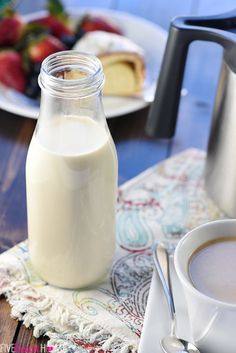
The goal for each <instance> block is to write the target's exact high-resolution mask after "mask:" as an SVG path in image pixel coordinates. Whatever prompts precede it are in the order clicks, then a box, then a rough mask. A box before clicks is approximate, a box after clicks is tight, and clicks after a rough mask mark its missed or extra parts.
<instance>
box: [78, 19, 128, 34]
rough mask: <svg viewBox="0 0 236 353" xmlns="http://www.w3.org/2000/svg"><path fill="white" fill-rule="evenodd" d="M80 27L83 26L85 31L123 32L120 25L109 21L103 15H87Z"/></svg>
mask: <svg viewBox="0 0 236 353" xmlns="http://www.w3.org/2000/svg"><path fill="white" fill-rule="evenodd" d="M80 28H82V29H83V30H84V31H85V32H91V31H104V32H111V33H116V34H122V32H121V30H120V29H119V28H118V27H116V26H115V25H113V24H111V23H109V22H108V21H106V20H105V19H103V18H101V17H95V16H85V17H84V18H83V19H82V21H81V23H80Z"/></svg>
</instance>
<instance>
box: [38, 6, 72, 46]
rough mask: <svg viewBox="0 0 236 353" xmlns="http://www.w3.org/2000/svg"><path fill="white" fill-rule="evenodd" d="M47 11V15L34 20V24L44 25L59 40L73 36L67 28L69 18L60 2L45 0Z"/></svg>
mask: <svg viewBox="0 0 236 353" xmlns="http://www.w3.org/2000/svg"><path fill="white" fill-rule="evenodd" d="M47 9H48V12H49V15H48V16H46V17H43V18H40V19H37V20H35V21H34V23H38V24H40V25H44V26H45V27H47V28H48V29H49V31H50V33H51V34H52V35H53V36H55V37H57V38H59V39H61V38H62V37H63V36H72V35H74V32H73V31H72V29H71V28H70V26H69V24H70V23H69V16H68V14H67V13H66V11H65V9H64V6H63V4H62V3H61V1H60V0H47Z"/></svg>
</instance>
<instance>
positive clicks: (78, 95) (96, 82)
mask: <svg viewBox="0 0 236 353" xmlns="http://www.w3.org/2000/svg"><path fill="white" fill-rule="evenodd" d="M103 83H104V74H103V70H102V66H101V63H100V61H99V60H98V59H97V58H96V57H94V56H90V55H87V54H81V53H79V52H77V51H64V52H59V53H55V54H53V55H51V56H49V57H48V58H47V59H45V60H44V61H43V63H42V67H41V71H40V75H39V85H40V87H41V90H42V94H41V104H40V115H39V124H42V123H44V122H47V121H49V120H50V119H53V118H57V119H58V118H60V117H63V118H65V117H66V116H75V117H77V116H78V117H89V118H91V119H94V120H96V121H97V122H99V123H102V124H106V120H105V116H104V111H103V105H102V99H101V96H102V95H101V90H102V87H103Z"/></svg>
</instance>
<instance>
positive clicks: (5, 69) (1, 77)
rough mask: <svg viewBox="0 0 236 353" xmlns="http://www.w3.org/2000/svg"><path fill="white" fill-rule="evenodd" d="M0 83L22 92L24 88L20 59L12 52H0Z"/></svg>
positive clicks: (17, 54)
mask: <svg viewBox="0 0 236 353" xmlns="http://www.w3.org/2000/svg"><path fill="white" fill-rule="evenodd" d="M0 82H2V83H3V84H4V85H6V86H8V87H11V88H14V89H15V90H17V91H19V92H22V93H23V92H24V91H25V88H26V75H25V72H24V69H23V63H22V58H21V56H20V54H19V53H17V52H16V51H14V50H3V51H1V52H0Z"/></svg>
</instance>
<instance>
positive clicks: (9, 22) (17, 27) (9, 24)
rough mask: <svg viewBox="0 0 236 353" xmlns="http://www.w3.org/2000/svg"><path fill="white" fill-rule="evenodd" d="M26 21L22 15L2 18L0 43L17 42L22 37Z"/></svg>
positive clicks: (9, 43)
mask: <svg viewBox="0 0 236 353" xmlns="http://www.w3.org/2000/svg"><path fill="white" fill-rule="evenodd" d="M23 27H24V23H23V21H22V19H21V17H20V16H18V15H15V14H14V15H12V16H9V17H5V18H3V19H1V20H0V45H12V44H15V43H16V42H17V41H18V40H19V39H20V37H21V34H22V30H23Z"/></svg>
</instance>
